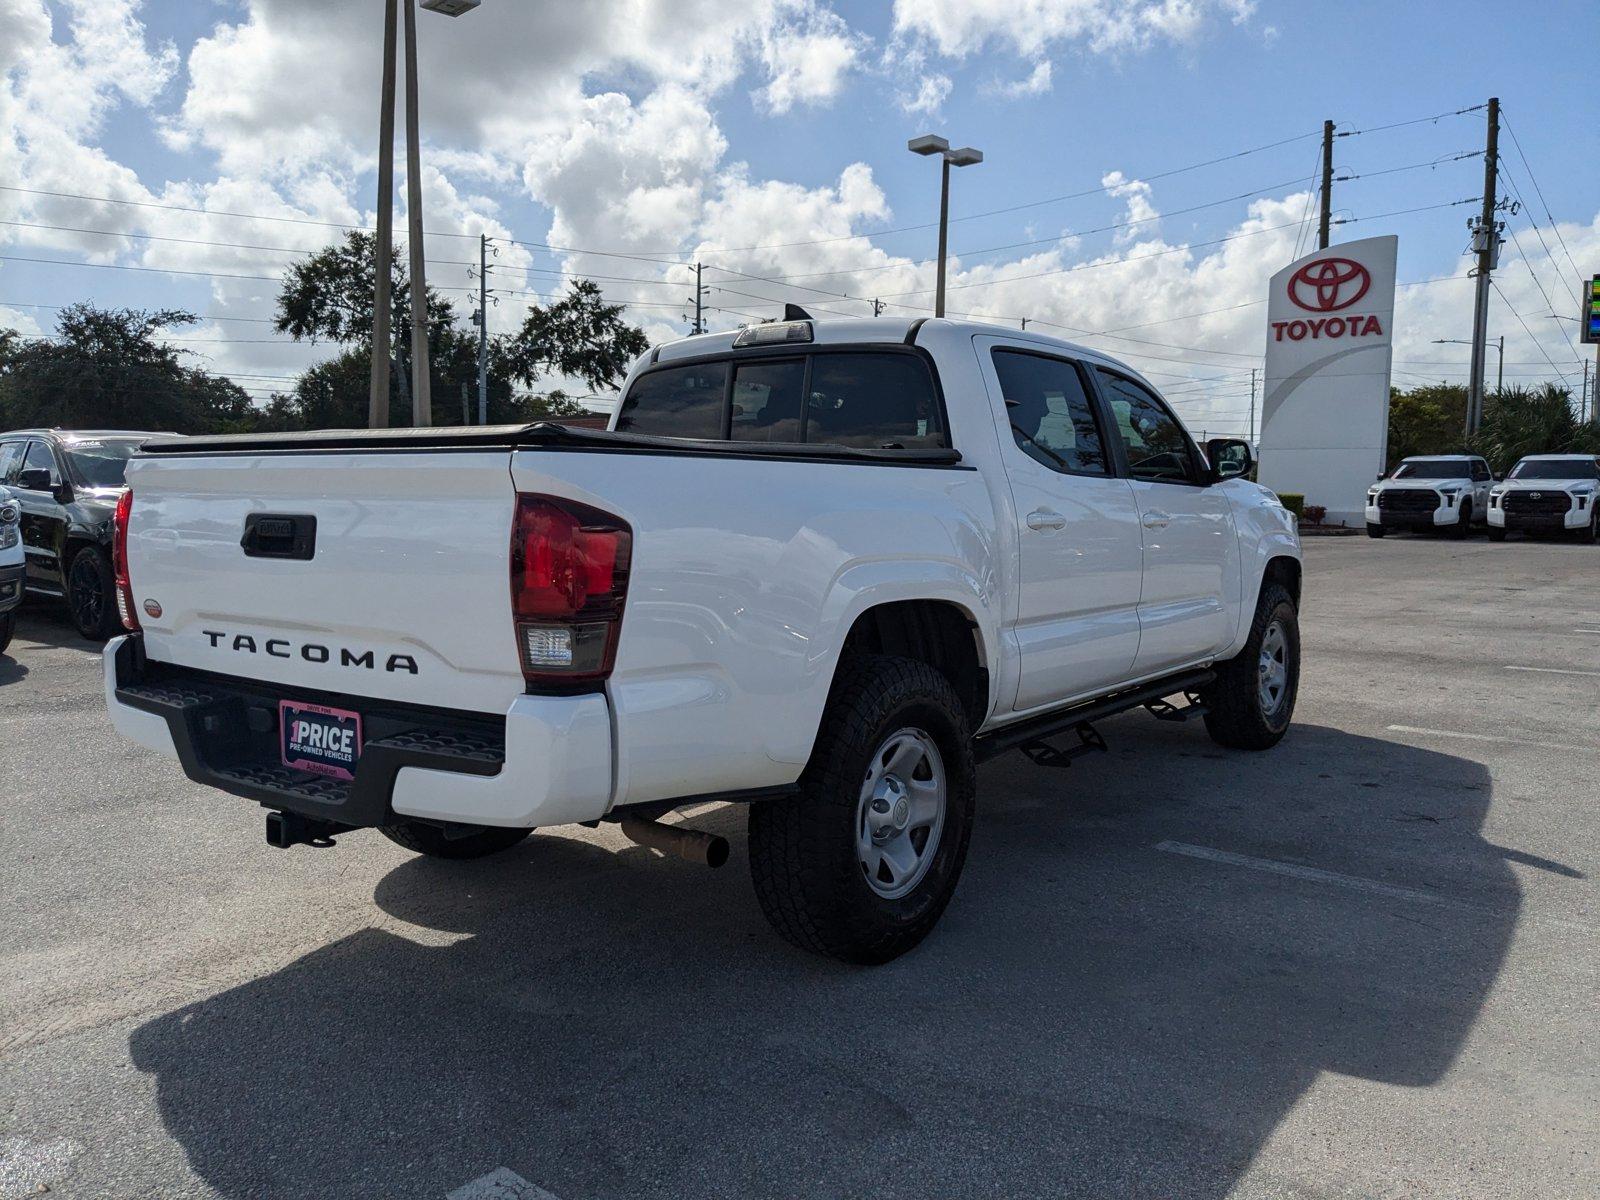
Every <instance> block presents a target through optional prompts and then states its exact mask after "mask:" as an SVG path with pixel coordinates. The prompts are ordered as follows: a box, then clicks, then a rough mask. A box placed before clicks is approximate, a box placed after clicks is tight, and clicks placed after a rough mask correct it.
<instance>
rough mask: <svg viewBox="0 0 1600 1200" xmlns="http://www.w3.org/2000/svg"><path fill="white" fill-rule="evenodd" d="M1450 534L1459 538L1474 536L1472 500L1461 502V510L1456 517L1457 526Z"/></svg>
mask: <svg viewBox="0 0 1600 1200" xmlns="http://www.w3.org/2000/svg"><path fill="white" fill-rule="evenodd" d="M1450 536H1451V537H1458V538H1465V537H1471V536H1472V501H1470V500H1463V501H1462V502H1461V512H1460V513H1459V514H1458V516H1457V517H1456V527H1455V528H1454V529H1452V530H1451V531H1450Z"/></svg>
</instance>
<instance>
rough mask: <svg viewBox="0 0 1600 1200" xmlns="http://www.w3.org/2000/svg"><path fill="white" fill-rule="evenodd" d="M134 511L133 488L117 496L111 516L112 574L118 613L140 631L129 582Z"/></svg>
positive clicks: (130, 627)
mask: <svg viewBox="0 0 1600 1200" xmlns="http://www.w3.org/2000/svg"><path fill="white" fill-rule="evenodd" d="M132 513H133V489H132V488H128V489H127V490H125V491H124V492H123V493H122V495H120V496H118V497H117V510H116V512H115V513H113V514H112V517H111V530H112V533H111V574H112V577H113V578H114V579H115V580H116V587H117V613H118V615H119V616H121V617H122V626H123V628H124V629H127V630H129V631H130V632H133V633H138V632H139V613H138V610H137V609H135V608H134V606H133V587H132V586H131V585H130V584H129V583H128V518H129V516H131V515H132Z"/></svg>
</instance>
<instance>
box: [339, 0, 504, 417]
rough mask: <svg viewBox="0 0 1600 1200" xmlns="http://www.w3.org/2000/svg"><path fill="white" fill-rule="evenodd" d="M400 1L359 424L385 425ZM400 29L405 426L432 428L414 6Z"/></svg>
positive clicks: (385, 113)
mask: <svg viewBox="0 0 1600 1200" xmlns="http://www.w3.org/2000/svg"><path fill="white" fill-rule="evenodd" d="M399 2H400V0H384V6H383V85H382V94H381V98H380V108H379V113H378V230H377V247H376V251H377V253H376V262H375V264H374V266H375V268H376V270H375V276H376V278H375V279H374V281H373V284H374V294H373V302H372V372H371V387H370V392H369V394H368V397H367V424H368V426H369V427H371V428H373V429H378V428H382V427H384V426H387V425H388V424H389V356H390V353H391V351H392V337H393V335H392V333H391V329H390V326H391V323H392V320H393V317H392V313H393V298H392V297H391V295H390V288H389V276H390V273H391V271H392V267H393V257H394V100H395V62H394V55H395V44H396V41H397V30H396V25H397V24H398V14H399ZM479 3H480V0H422V7H423V8H425V9H427V10H428V11H429V12H438V13H443V14H444V15H445V16H447V17H459V16H460V15H461V14H462V13H466V12H471V11H472V10H473V9H475V8H477V7H478V5H479ZM405 22H406V208H407V210H408V212H407V216H408V217H409V220H410V239H409V240H410V243H411V363H412V371H411V374H412V381H411V382H412V388H411V419H412V423H413V424H415V425H429V424H432V421H433V405H432V396H431V390H432V389H431V386H430V384H431V379H430V376H429V369H428V279H427V274H426V268H425V264H424V261H423V260H424V258H425V254H424V247H423V241H422V151H421V146H420V133H419V124H420V114H419V112H418V108H417V27H416V7H415V0H405Z"/></svg>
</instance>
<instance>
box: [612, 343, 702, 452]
mask: <svg viewBox="0 0 1600 1200" xmlns="http://www.w3.org/2000/svg"><path fill="white" fill-rule="evenodd" d="M727 394H728V364H727V363H725V362H714V363H694V364H692V365H689V366H682V367H665V368H663V369H661V370H659V371H649V372H647V373H645V374H643V375H641V376H639V378H637V379H635V380H634V381H633V386H632V387H630V388H629V389H628V394H627V396H626V397H624V398H623V401H622V410H621V412H620V413H619V414H618V416H617V426H616V427H617V429H618V430H619V431H621V432H626V433H642V434H648V435H650V436H653V437H674V438H721V437H722V414H723V410H724V408H725V407H726V404H727Z"/></svg>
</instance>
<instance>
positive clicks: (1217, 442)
mask: <svg viewBox="0 0 1600 1200" xmlns="http://www.w3.org/2000/svg"><path fill="white" fill-rule="evenodd" d="M1206 458H1207V460H1208V461H1209V462H1210V463H1211V479H1210V481H1209V482H1211V483H1221V482H1222V481H1223V480H1224V479H1237V478H1239V477H1240V476H1241V475H1248V474H1250V471H1251V469H1252V468H1253V467H1254V466H1255V465H1256V456H1255V451H1253V450H1252V449H1250V443H1249V442H1247V441H1245V440H1244V439H1243V438H1212V439H1211V440H1210V441H1209V442H1207V443H1206Z"/></svg>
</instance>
